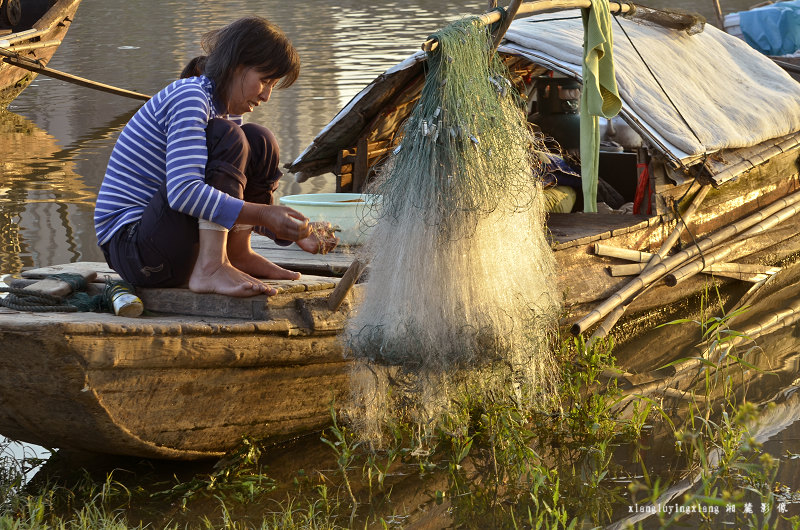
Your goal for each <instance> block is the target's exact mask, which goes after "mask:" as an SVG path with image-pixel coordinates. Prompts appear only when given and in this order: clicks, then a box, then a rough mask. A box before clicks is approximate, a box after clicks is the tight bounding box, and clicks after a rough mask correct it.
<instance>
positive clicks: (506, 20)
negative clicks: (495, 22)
mask: <svg viewBox="0 0 800 530" xmlns="http://www.w3.org/2000/svg"><path fill="white" fill-rule="evenodd" d="M521 4H522V0H511V3H510V4H508V9H507V10H506V14H505V16H504V17H503V20H502V21H501V22H500V27H499V28H497V32H496V33H495V34H494V41H493V44H492V49H491V50H490V51H489V57H492V56H493V55H494V52H496V51H497V47H498V46H500V41H502V40H503V35H505V34H506V31H508V27H509V26H510V25H511V22H513V20H514V17H516V16H517V11H519V8H520V5H521Z"/></svg>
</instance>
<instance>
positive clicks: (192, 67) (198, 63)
mask: <svg viewBox="0 0 800 530" xmlns="http://www.w3.org/2000/svg"><path fill="white" fill-rule="evenodd" d="M206 59H208V57H206V56H205V55H198V56H197V57H195V58H194V59H192V60H191V61H189V62H188V63H187V64H186V66H184V67H183V70H182V71H181V79H185V78H187V77H197V76H198V75H203V70H204V69H205V66H206Z"/></svg>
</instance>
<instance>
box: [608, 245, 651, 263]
mask: <svg viewBox="0 0 800 530" xmlns="http://www.w3.org/2000/svg"><path fill="white" fill-rule="evenodd" d="M594 253H595V255H597V256H608V257H609V258H619V259H624V260H628V261H634V262H636V263H646V262H648V261H650V258H652V257H653V254H652V253H650V252H642V251H641V250H630V249H627V248H619V247H614V246H611V245H606V244H604V243H595V244H594Z"/></svg>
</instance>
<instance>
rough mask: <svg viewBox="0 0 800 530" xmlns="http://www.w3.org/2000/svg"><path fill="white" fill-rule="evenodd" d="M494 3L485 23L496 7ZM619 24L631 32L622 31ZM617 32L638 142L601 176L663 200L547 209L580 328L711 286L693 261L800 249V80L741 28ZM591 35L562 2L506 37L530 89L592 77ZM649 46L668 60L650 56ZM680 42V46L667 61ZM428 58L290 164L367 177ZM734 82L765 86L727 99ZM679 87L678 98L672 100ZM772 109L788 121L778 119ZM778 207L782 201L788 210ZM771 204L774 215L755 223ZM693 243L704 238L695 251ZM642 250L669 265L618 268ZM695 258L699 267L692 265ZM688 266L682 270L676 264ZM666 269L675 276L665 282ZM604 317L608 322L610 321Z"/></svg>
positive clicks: (512, 66)
mask: <svg viewBox="0 0 800 530" xmlns="http://www.w3.org/2000/svg"><path fill="white" fill-rule="evenodd" d="M558 4H559V5H562V4H574V5H575V6H577V7H587V6H588V2H559V3H558ZM583 4H586V5H583ZM552 6H553V3H552V2H546V1H534V2H529V3H525V4H522V7H521V8H520V11H519V13H525V12H526V11H527V12H537V11H541V10H545V11H552V10H554V9H553V7H552ZM613 9H616V10H617V11H619V10H623V11H624V10H625V4H621V3H620V4H615V3H612V10H613ZM490 15H491V14H487V15H484V16H483V17H482V19H483V21H484V22H486V23H490V22H493V21H494V20H496V17H495V18H494V19H492V18H490ZM617 23H619V26H621V27H622V28H623V29H624V30H625V31H624V32H619V31H617V29H618V25H617ZM614 31H615V40H614V56H615V68H616V78H617V82H618V85H619V87H620V95H621V98H622V110H621V112H620V117H621V119H622V120H624V124H623V125H625V126H626V127H627V130H628V132H630V131H633V132H635V133H636V134H637V135H638V137H639V140H640V141H639V145H636V144H635V143H634V145H632V146H631V147H628V146H623V151H622V152H604V151H601V153H600V157H601V162H600V165H601V167H600V177H601V179H604V180H605V181H606V182H608V183H609V184H610V185H612V187H613V188H615V189H616V191H617V192H618V193H619V194H620V195H622V196H623V197H625V198H627V200H632V199H631V198H632V197H633V196H634V195H635V192H636V190H637V187H638V186H639V185H640V183H643V184H644V186H645V187H646V188H647V187H649V190H650V192H649V193H646V194H645V197H646V198H648V199H649V201H650V204H651V206H650V208H649V209H647V208H646V207H643V209H642V211H641V213H639V214H636V215H633V214H630V213H622V211H613V212H609V213H581V212H573V213H553V214H551V215H550V216H549V219H548V227H549V230H550V233H551V234H552V249H553V251H554V253H555V256H556V258H557V261H558V265H559V271H560V279H561V285H562V288H563V290H564V291H565V298H566V301H567V306H568V308H569V309H570V310H571V312H572V318H571V322H572V324H573V325H572V329H573V332H575V333H581V332H583V331H585V330H586V329H588V328H590V327H592V326H593V325H594V324H596V323H597V322H599V321H601V320H603V319H606V323H607V324H606V327H607V325H610V324H613V322H614V321H615V320H614V319H615V318H618V317H619V315H620V314H621V308H624V307H628V309H629V310H630V311H642V310H647V309H652V308H655V307H659V306H662V305H664V304H667V303H670V302H673V301H676V300H680V299H682V298H684V297H686V296H687V295H688V294H690V293H693V292H697V291H698V290H700V289H702V288H703V287H704V286H705V285H707V278H706V277H704V276H701V275H695V274H694V273H696V272H698V271H700V270H702V271H704V272H706V273H709V274H714V275H715V276H717V277H722V278H727V277H735V278H738V279H745V280H752V281H760V280H763V279H764V278H765V275H769V274H771V273H772V272H774V269H770V268H769V267H768V265H771V264H774V263H776V262H777V261H780V260H781V259H783V258H785V257H787V256H790V255H792V254H795V253H797V252H798V250H800V237H799V235H798V228H800V226H798V222H797V220H796V219H797V216H795V215H793V213H794V212H795V211H796V210H795V206H794V205H795V204H796V203H795V202H794V201H796V200H797V199H798V194H797V193H796V192H797V189H798V154H800V150H799V149H798V145H800V103H799V102H800V99H798V96H800V85H798V84H797V83H796V82H795V81H794V80H792V79H791V78H790V77H789V76H788V75H787V74H786V73H785V72H784V71H782V70H781V69H780V68H779V67H777V66H776V65H775V64H773V63H772V62H771V61H770V60H769V59H767V58H766V57H765V56H763V55H761V54H759V53H758V52H756V51H755V50H753V49H751V48H750V47H749V46H747V45H746V44H745V43H744V42H742V41H741V40H739V39H736V38H734V37H731V36H729V35H727V34H725V33H724V32H722V31H720V30H718V29H716V28H713V27H706V28H705V31H703V32H701V33H698V34H694V35H689V34H687V33H686V32H683V31H676V30H670V29H667V28H664V27H660V26H658V25H653V24H641V23H637V22H635V21H634V20H627V19H625V18H622V17H616V19H615V22H614ZM426 44H429V43H426ZM582 44H583V40H582V25H581V17H580V13H579V12H572V13H569V12H566V11H565V12H562V13H559V16H557V17H553V16H552V15H551V14H544V15H538V14H537V15H533V16H530V17H527V18H521V19H517V20H515V21H514V22H513V23H512V24H511V26H510V29H509V30H508V33H507V34H506V35H505V39H504V40H503V42H502V44H501V45H500V47H499V50H498V51H499V52H500V54H501V56H502V57H503V58H504V60H505V62H506V64H507V66H508V67H509V70H510V72H511V77H512V78H513V79H512V81H513V82H514V83H515V84H516V85H517V86H518V87H519V89H520V91H521V92H523V93H531V92H532V91H533V85H532V82H531V81H530V80H532V79H533V80H535V79H536V78H538V77H541V76H551V75H555V76H563V77H564V78H567V79H576V80H580V78H581V61H582ZM646 56H647V57H657V59H655V60H649V61H648V64H647V65H646V67H645V65H643V62H644V61H645V57H646ZM670 56H672V57H675V58H680V59H679V60H677V61H672V62H671V63H670V61H669V57H670ZM425 61H426V55H425V53H424V52H418V53H416V54H414V55H412V56H411V57H409V58H408V59H406V60H405V61H403V62H401V63H400V64H398V65H396V66H395V67H393V68H391V69H389V70H387V71H386V72H385V73H383V74H382V75H380V76H378V77H377V78H376V79H375V80H374V81H373V82H372V83H371V84H370V85H369V86H367V87H366V88H364V89H363V90H362V91H361V92H360V93H359V94H357V95H356V96H355V97H354V98H353V100H352V101H351V102H350V103H349V104H348V105H347V106H346V107H345V108H344V109H342V110H341V111H340V112H339V114H338V115H337V116H336V117H335V118H334V119H333V120H332V121H331V122H330V123H329V124H328V125H327V126H326V127H325V128H324V129H323V131H322V132H320V133H319V134H318V136H317V137H316V138H315V139H314V140H313V143H312V144H311V145H309V146H308V147H307V148H306V150H305V151H304V152H303V153H302V154H301V155H300V156H299V157H298V158H297V159H296V160H295V161H294V162H292V163H290V164H288V165H287V169H288V170H289V171H291V172H293V173H295V175H296V179H297V180H298V181H300V182H302V181H304V180H306V179H308V178H311V177H313V176H316V175H319V174H322V173H326V172H332V173H334V174H335V175H336V177H337V189H338V190H340V191H347V192H352V191H361V190H363V189H364V186H365V183H367V182H368V181H369V180H370V179H371V178H372V177H373V176H374V174H375V172H376V170H377V168H379V167H380V164H381V162H383V161H384V160H386V159H387V157H388V156H389V155H390V154H391V153H392V152H393V151H394V150H395V149H396V148H397V146H398V145H400V144H401V143H402V129H401V126H402V124H403V123H404V122H405V120H406V118H407V117H408V116H409V114H410V112H411V110H412V108H413V107H414V104H415V103H416V101H417V100H418V99H419V97H420V93H421V89H422V86H423V83H424V71H425V68H424V65H425ZM709 72H715V75H713V76H710V75H709ZM698 80H700V81H698ZM731 87H735V89H736V90H738V91H740V93H741V94H749V95H752V96H753V100H752V101H750V100H747V99H737V98H736V96H732V97H729V94H728V92H730V90H731ZM678 96H680V102H679V103H680V104H681V105H682V108H680V109H679V108H678V107H677V106H676V103H675V101H674V100H675V98H676V97H678ZM748 97H749V96H748ZM776 107H780V109H781V110H779V111H778V112H777V114H776V115H779V117H778V118H772V117H769V118H768V119H766V120H763V119H762V118H765V117H766V116H768V115H770V112H772V111H774V110H775V108H776ZM662 118H663V119H662ZM729 119H730V120H731V121H730V123H736V122H738V121H739V120H740V119H741V123H742V125H741V126H738V127H737V126H733V127H732V128H733V129H737V130H726V131H724V133H721V132H719V129H717V128H716V125H717V124H718V123H719V122H720V121H725V120H729ZM768 120H772V121H774V122H776V123H777V122H780V123H781V124H782V125H781V127H780V128H778V129H774V130H769V127H770V125H769V124H768V123H767V121H768ZM745 123H746V124H747V125H744V124H745ZM673 126H675V127H674V128H673ZM545 132H547V131H545ZM698 136H699V137H698ZM668 137H669V138H670V139H668ZM684 140H687V141H686V142H685V143H684ZM562 144H563V142H562ZM677 144H681V145H682V146H683V147H678V145H677ZM643 168H646V169H647V173H646V174H645V175H647V176H646V177H645V178H642V169H643ZM645 202H646V201H645ZM765 208H768V209H767V210H765ZM787 208H788V210H787ZM678 212H680V213H679V214H678ZM776 212H781V213H780V214H779V215H778V217H775V216H774V215H776ZM753 216H755V217H753ZM767 218H769V222H768V224H767V225H763V224H762V225H760V224H758V223H761V222H762V221H763V220H764V219H767ZM743 220H746V222H744V223H742V224H736V223H741V221H743ZM683 221H686V222H687V223H688V229H687V230H684V228H686V226H685V225H684V223H683ZM778 221H779V222H778ZM745 225H747V226H757V227H760V228H754V229H751V232H749V233H748V236H751V235H752V237H747V238H745V239H740V240H737V241H736V242H735V243H734V244H730V242H731V239H730V238H731V237H733V236H735V235H738V234H740V233H741V232H742V231H743V230H745ZM708 236H713V237H712V239H711V240H710V243H709V242H705V240H704V238H705V237H708ZM726 237H727V238H728V239H727V240H726V239H725V238H726ZM726 241H727V242H726ZM696 243H699V246H698V245H696ZM679 249H684V252H683V254H682V253H681V252H677V251H678V250H679ZM693 249H694V250H693ZM697 249H701V250H702V252H695V253H694V254H693V255H692V252H694V251H696V250H697ZM631 251H633V252H631ZM640 252H646V253H650V254H654V253H658V254H659V256H658V258H656V259H655V260H656V261H658V262H660V263H659V265H656V261H653V263H652V265H651V267H650V268H649V269H647V270H646V271H645V273H643V274H640V273H641V272H642V269H643V267H644V264H643V263H634V264H628V266H626V267H620V265H623V264H625V263H626V260H633V261H638V262H647V261H648V260H651V259H654V258H652V256H650V255H646V256H643V255H642V254H640ZM714 252H721V254H716V255H714V259H716V260H717V262H720V261H724V262H725V263H724V264H722V263H720V264H719V266H717V267H714V266H712V263H711V261H712V260H710V259H709V257H710V256H711V255H712V254H713V253H714ZM671 253H672V255H670V254H671ZM725 253H728V254H727V255H725V256H724V257H723V256H722V254H725ZM610 254H613V255H615V256H617V257H613V256H611V255H610ZM699 254H703V257H702V258H698V257H697V256H698V255H699ZM620 256H622V257H620ZM692 256H693V257H692ZM682 258H683V260H682ZM703 259H705V260H707V261H708V266H707V267H704V266H703V264H704V262H703V261H702V260H703ZM692 260H693V261H692ZM698 263H699V264H700V266H699V268H697V267H698V265H697V264H698ZM687 264H689V265H688V266H690V267H694V268H693V269H692V271H693V272H691V273H688V272H687V269H680V267H683V266H684V265H687ZM653 267H655V269H653ZM631 271H633V272H631ZM676 271H678V272H679V274H678V275H677V276H670V274H673V275H674V273H675V272H676ZM715 271H716V272H715ZM684 273H686V274H684ZM623 274H626V275H628V274H633V276H622V275H623ZM637 274H638V275H639V276H637ZM661 279H666V281H669V282H670V283H676V284H677V286H673V287H669V286H666V285H664V282H660V280H661ZM606 331H607V330H606V329H604V328H602V327H601V334H602V333H605V332H606Z"/></svg>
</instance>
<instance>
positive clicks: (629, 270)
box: [608, 263, 647, 278]
mask: <svg viewBox="0 0 800 530" xmlns="http://www.w3.org/2000/svg"><path fill="white" fill-rule="evenodd" d="M646 268H647V263H626V264H624V265H611V266H609V267H608V273H609V274H610V275H611V276H613V277H614V278H617V277H619V276H634V275H636V274H640V273H641V272H642V271H643V270H645V269H646Z"/></svg>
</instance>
